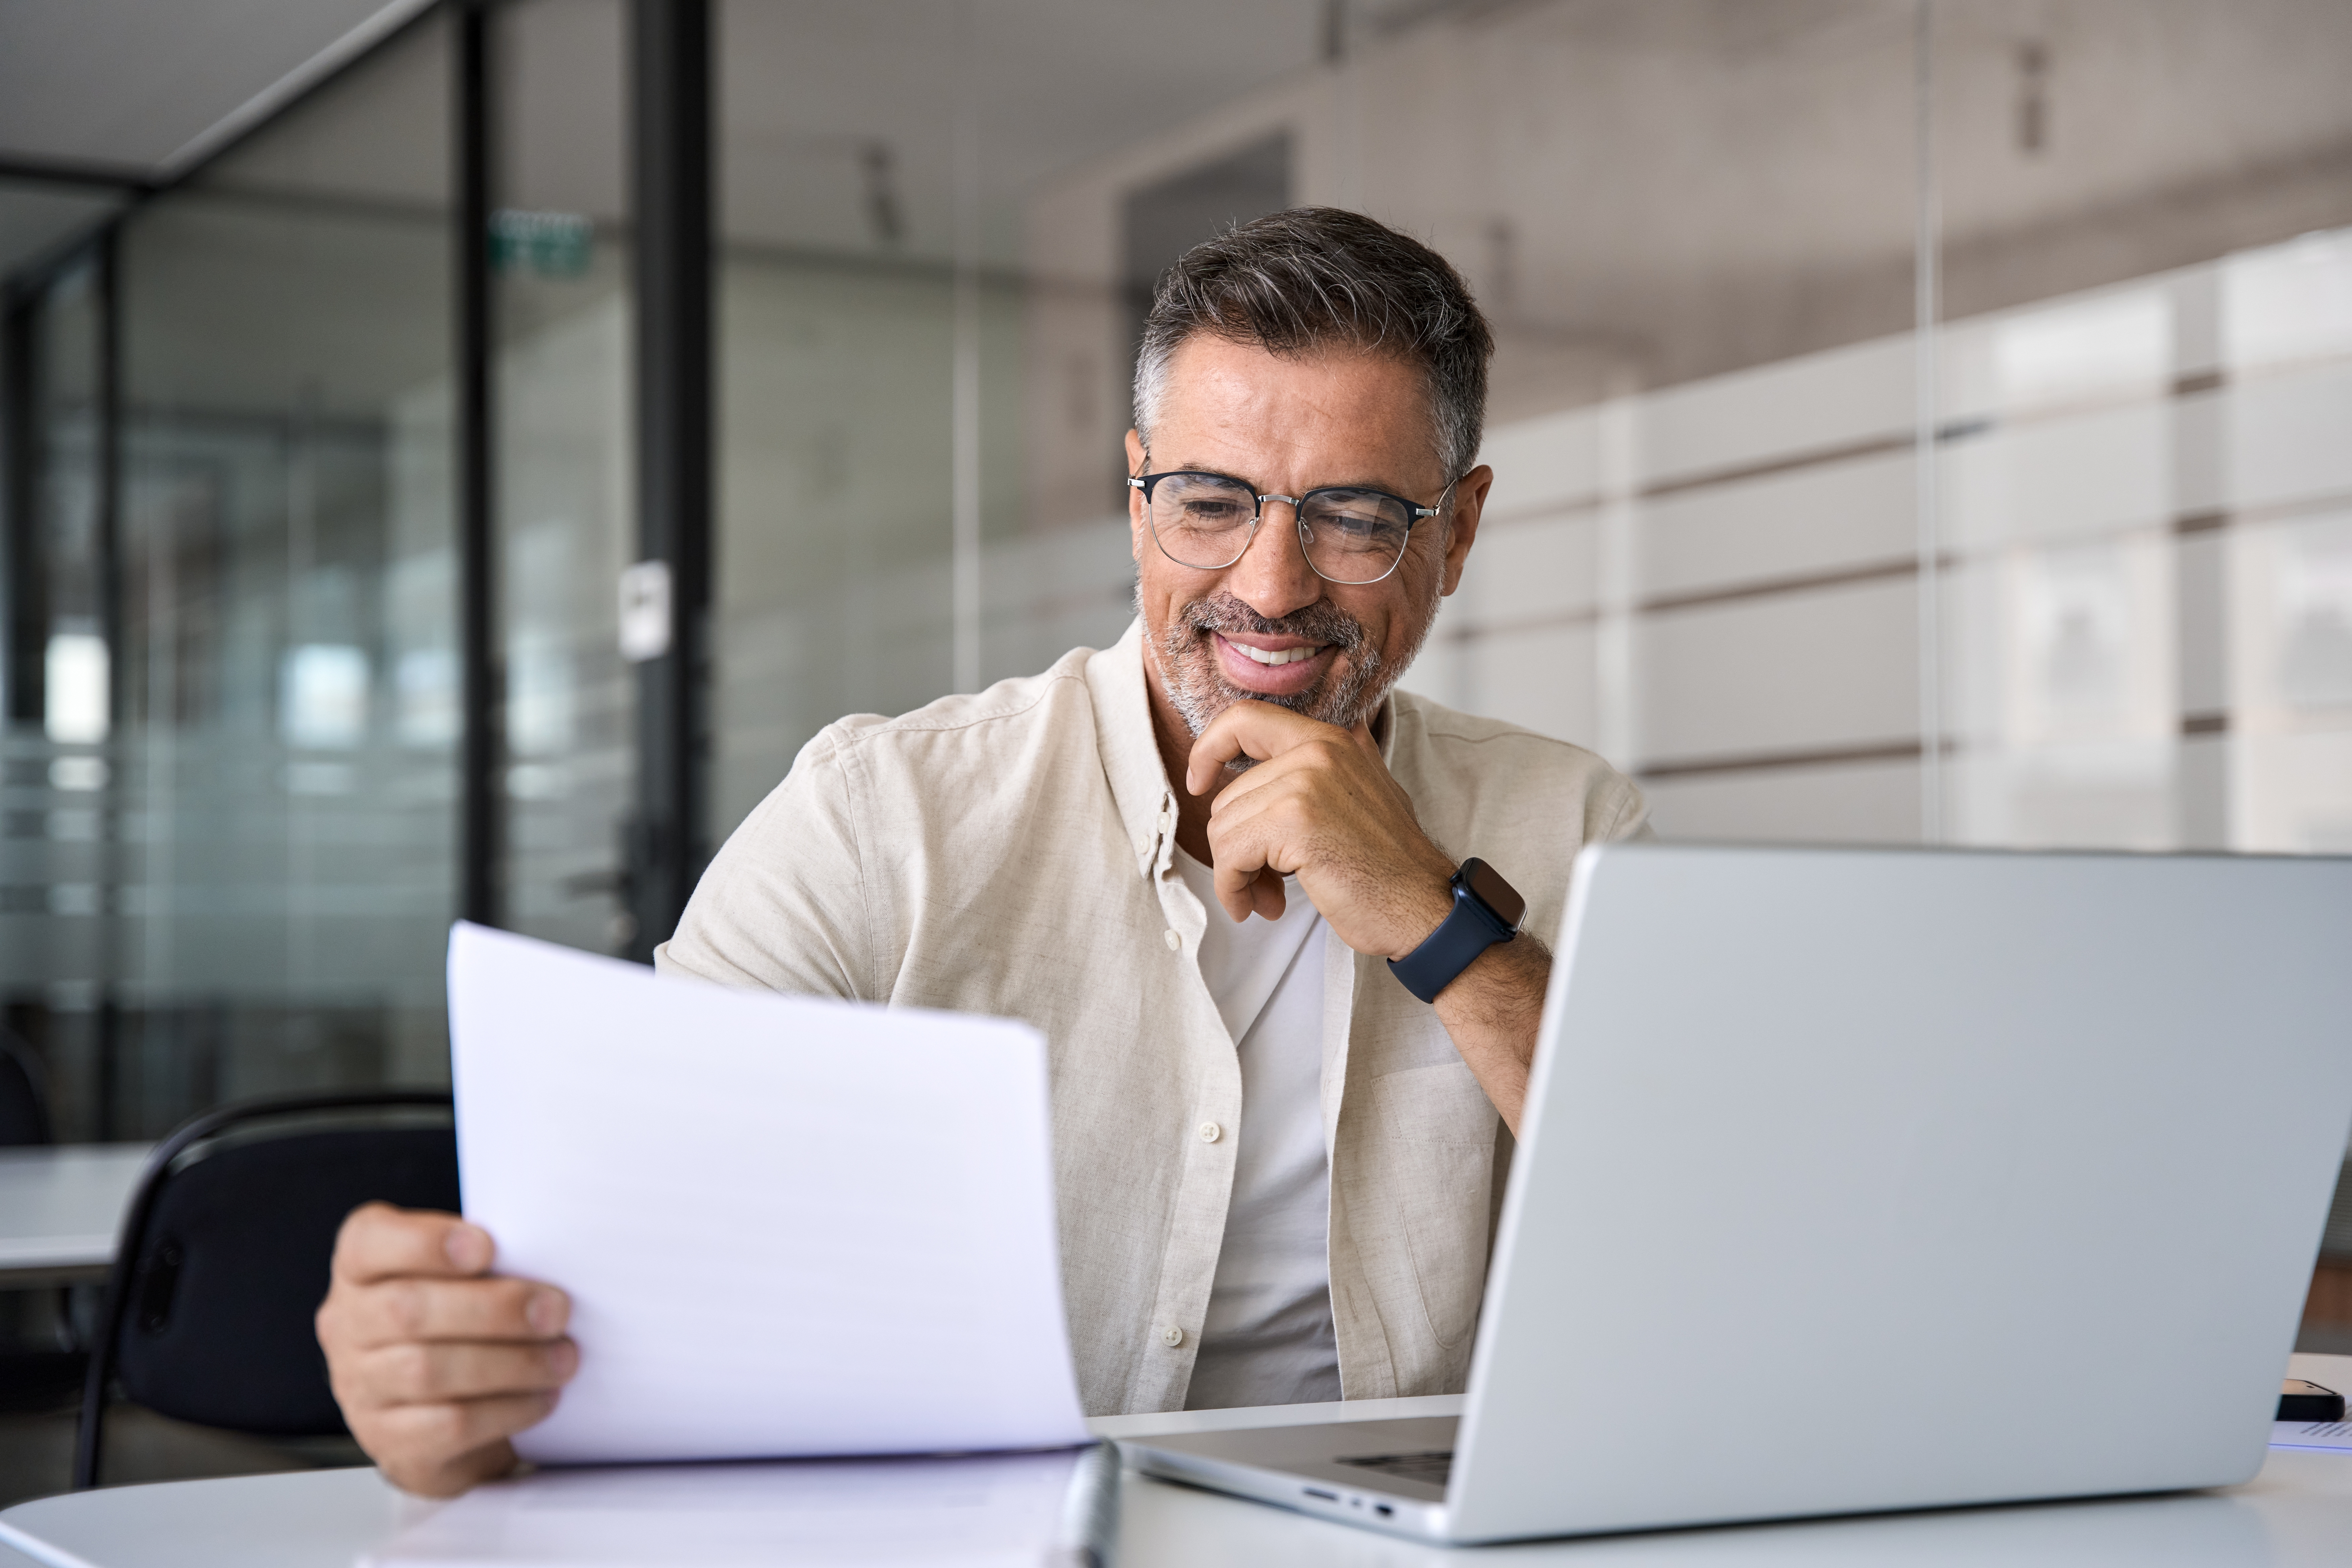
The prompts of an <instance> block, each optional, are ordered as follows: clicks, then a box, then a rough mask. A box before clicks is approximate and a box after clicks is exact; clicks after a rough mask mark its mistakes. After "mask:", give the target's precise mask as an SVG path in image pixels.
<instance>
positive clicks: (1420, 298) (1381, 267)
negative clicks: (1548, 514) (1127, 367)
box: [1135, 207, 1495, 479]
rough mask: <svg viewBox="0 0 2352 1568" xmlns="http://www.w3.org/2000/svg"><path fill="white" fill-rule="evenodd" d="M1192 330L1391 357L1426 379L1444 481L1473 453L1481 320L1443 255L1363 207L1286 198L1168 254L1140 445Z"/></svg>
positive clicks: (1141, 400) (1490, 342) (1140, 359)
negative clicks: (1285, 207) (1269, 210)
mask: <svg viewBox="0 0 2352 1568" xmlns="http://www.w3.org/2000/svg"><path fill="white" fill-rule="evenodd" d="M1195 332H1209V333H1212V334H1213V335H1215V336H1217V337H1221V338H1226V339H1229V340H1231V341H1233V342H1245V343H1255V344H1257V345H1258V346H1259V347H1261V348H1264V349H1265V350H1266V351H1267V352H1269V353H1276V354H1305V353H1314V352H1315V351H1317V350H1319V349H1325V348H1330V347H1335V346H1337V347H1349V348H1356V349H1363V350H1370V351H1372V352H1374V353H1391V354H1394V355H1396V356H1397V357H1398V358H1400V359H1402V360H1405V361H1406V362H1408V363H1412V365H1414V366H1416V367H1417V368H1418V369H1419V370H1420V371H1421V373H1422V374H1423V378H1424V379H1425V380H1426V382H1427V383H1428V386H1429V412H1430V418H1431V421H1432V423H1433V425H1434V426H1435V427H1436V429H1435V434H1436V447H1437V456H1438V458H1439V459H1440V460H1441V461H1442V462H1443V463H1444V465H1445V476H1446V478H1447V479H1459V478H1460V477H1461V476H1462V475H1463V474H1465V473H1466V472H1468V471H1469V468H1470V465H1471V463H1472V462H1474V461H1475V459H1476V458H1477V456H1478V441H1479V437H1480V434H1481V432H1482V430H1483V428H1484V426H1485V425H1486V362H1487V361H1488V360H1489V359H1490V358H1492V357H1493V356H1494V353H1495V336H1494V333H1493V332H1491V331H1488V330H1487V327H1486V317H1484V316H1483V315H1481V314H1479V312H1478V306H1477V304H1476V302H1475V300H1472V299H1471V298H1470V290H1469V289H1468V288H1467V287H1465V285H1464V283H1463V281H1462V277H1461V274H1459V273H1457V272H1455V271H1454V268H1453V267H1452V266H1451V265H1449V264H1448V263H1447V261H1446V259H1445V258H1444V257H1442V256H1440V255H1438V254H1437V252H1435V251H1433V250H1432V249H1430V248H1429V247H1427V246H1425V245H1423V244H1422V243H1421V242H1420V241H1419V240H1416V239H1413V238H1411V237H1408V236H1405V235H1402V234H1399V233H1397V232H1396V230H1394V229H1392V228H1390V227H1388V226H1385V225H1382V224H1379V223H1375V222H1374V221H1373V220H1372V219H1370V218H1368V217H1366V216H1363V215H1362V214H1361V213H1351V212H1344V211H1342V210H1340V209H1339V208H1338V207H1293V208H1291V209H1290V210H1289V211H1288V212H1279V213H1274V214H1271V215H1269V216H1265V217H1262V218H1258V219H1256V220H1255V221H1253V222H1250V223H1245V224H1240V225H1237V226H1234V227H1233V228H1230V229H1228V230H1226V231H1225V232H1224V233H1223V234H1221V235H1219V236H1218V237H1216V238H1214V239H1210V240H1203V241H1202V243H1201V244H1199V245H1196V246H1194V247H1192V249H1190V250H1188V251H1186V252H1185V253H1184V254H1183V256H1182V257H1181V258H1178V260H1177V262H1176V265H1175V266H1174V267H1172V268H1169V270H1168V274H1167V276H1166V277H1164V278H1162V279H1160V288H1159V291H1158V292H1157V293H1156V294H1155V295H1154V296H1153V297H1152V300H1151V310H1150V313H1149V314H1148V315H1146V316H1145V317H1144V319H1143V342H1142V346H1141V348H1140V349H1139V351H1138V353H1137V354H1136V359H1135V428H1136V433H1137V434H1138V435H1139V436H1140V437H1142V438H1143V444H1144V446H1145V447H1150V445H1151V426H1152V425H1153V423H1154V421H1155V420H1156V418H1157V416H1158V415H1159V413H1160V404H1161V401H1162V399H1163V398H1164V397H1165V396H1166V395H1167V391H1168V367H1169V363H1170V362H1171V360H1172V359H1174V357H1175V354H1176V350H1177V348H1178V347H1179V346H1180V345H1181V344H1182V342H1184V340H1185V339H1187V338H1189V337H1191V336H1192V334H1193V333H1195Z"/></svg>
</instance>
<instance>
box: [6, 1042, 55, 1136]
mask: <svg viewBox="0 0 2352 1568" xmlns="http://www.w3.org/2000/svg"><path fill="white" fill-rule="evenodd" d="M50 1141H51V1131H50V1127H49V1097H48V1094H47V1091H46V1085H45V1084H44V1083H43V1082H42V1075H41V1061H40V1058H38V1057H36V1056H35V1055H34V1054H33V1053H32V1050H31V1049H30V1048H29V1047H26V1044H25V1043H24V1042H23V1041H22V1040H20V1039H18V1038H17V1037H16V1036H15V1035H14V1034H11V1033H10V1032H9V1031H8V1030H6V1029H5V1028H0V1149H16V1148H21V1147H23V1146H24V1145H26V1144H28V1143H47V1142H50Z"/></svg>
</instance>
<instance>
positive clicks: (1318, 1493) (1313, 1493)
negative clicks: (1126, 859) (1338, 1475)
mask: <svg viewBox="0 0 2352 1568" xmlns="http://www.w3.org/2000/svg"><path fill="white" fill-rule="evenodd" d="M1302 1490H1304V1491H1305V1492H1306V1493H1307V1496H1308V1497H1319V1498H1321V1499H1322V1500H1324V1501H1325V1502H1338V1501H1339V1493H1338V1492H1327V1491H1323V1490H1321V1489H1318V1488H1315V1487H1305V1488H1302Z"/></svg>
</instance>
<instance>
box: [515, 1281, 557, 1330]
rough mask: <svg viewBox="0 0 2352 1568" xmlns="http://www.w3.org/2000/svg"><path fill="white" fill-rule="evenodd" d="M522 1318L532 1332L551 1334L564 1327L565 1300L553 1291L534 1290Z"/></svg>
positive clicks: (523, 1310) (524, 1304) (525, 1305)
mask: <svg viewBox="0 0 2352 1568" xmlns="http://www.w3.org/2000/svg"><path fill="white" fill-rule="evenodd" d="M522 1316H523V1321H525V1322H527V1323H529V1324H530V1328H531V1332H533V1333H536V1334H551V1333H553V1332H554V1331H556V1330H558V1329H560V1328H562V1326H563V1299H562V1297H560V1296H558V1295H557V1294H556V1293H555V1292H554V1291H552V1290H534V1291H532V1292H531V1293H530V1300H529V1301H526V1302H524V1303H523V1309H522Z"/></svg>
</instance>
